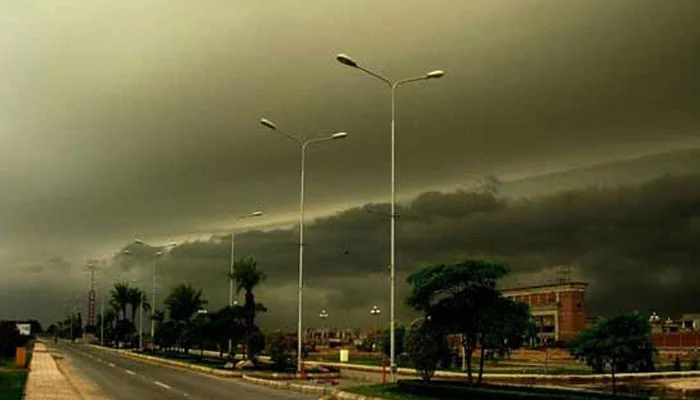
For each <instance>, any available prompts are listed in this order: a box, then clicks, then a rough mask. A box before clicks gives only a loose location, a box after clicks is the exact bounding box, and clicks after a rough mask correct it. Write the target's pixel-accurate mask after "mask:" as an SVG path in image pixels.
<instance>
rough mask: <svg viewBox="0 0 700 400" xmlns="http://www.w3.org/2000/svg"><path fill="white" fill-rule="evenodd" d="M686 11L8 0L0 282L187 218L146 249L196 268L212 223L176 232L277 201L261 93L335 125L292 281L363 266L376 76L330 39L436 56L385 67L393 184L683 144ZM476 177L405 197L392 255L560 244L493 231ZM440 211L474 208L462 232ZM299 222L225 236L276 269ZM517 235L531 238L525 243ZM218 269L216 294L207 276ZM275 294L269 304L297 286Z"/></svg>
mask: <svg viewBox="0 0 700 400" xmlns="http://www.w3.org/2000/svg"><path fill="white" fill-rule="evenodd" d="M369 8H371V10H372V12H367V10H368V9H369ZM698 14H700V3H698V2H697V1H693V0H676V1H674V2H673V4H672V5H670V4H669V3H666V2H659V1H653V0H650V1H615V2H609V1H604V0H593V1H586V2H561V1H556V0H545V1H537V2H512V1H504V0H496V1H463V0H439V1H435V2H421V1H417V0H415V1H414V0H410V1H408V0H392V1H384V2H375V1H353V2H328V1H324V0H309V1H306V2H304V4H303V6H300V5H298V4H294V3H292V2H288V1H283V0H277V1H269V2H257V3H251V2H242V1H229V2H197V3H192V2H179V3H178V2H171V1H163V0H156V1H152V2H150V3H149V4H148V5H147V6H144V5H143V4H142V3H141V2H110V1H87V0H78V1H73V2H71V3H70V5H63V6H57V5H55V4H53V3H51V2H43V3H31V4H30V3H28V2H4V3H3V4H2V6H0V46H1V47H2V49H3V51H2V52H0V77H1V78H2V81H3V85H2V86H1V87H0V121H1V122H0V189H1V190H0V193H1V194H0V265H1V266H2V267H1V268H2V269H3V270H2V272H3V274H4V276H7V277H11V279H9V278H8V279H7V280H5V281H4V282H3V285H7V286H10V285H12V286H15V287H20V286H22V284H25V283H27V282H28V281H30V280H32V279H34V278H35V276H36V275H41V274H36V273H31V272H30V271H26V270H25V269H24V268H23V267H24V266H27V265H42V266H44V271H46V270H50V269H51V268H49V267H48V265H49V264H48V263H46V262H45V260H47V259H49V258H51V257H62V258H63V259H64V261H65V262H66V263H68V264H69V265H68V266H60V265H62V264H60V263H59V267H58V270H63V271H64V274H63V275H61V276H58V275H54V274H52V275H51V276H52V279H54V281H52V282H53V283H52V284H53V285H55V286H58V285H61V288H62V289H65V290H66V291H70V290H78V287H79V288H80V290H82V289H83V288H84V287H85V286H84V284H86V282H85V276H86V275H85V269H84V265H85V264H86V259H88V258H108V257H110V256H111V255H112V254H113V253H114V252H115V249H117V248H118V247H119V246H120V245H122V244H123V243H127V242H129V241H131V240H133V238H134V237H141V238H144V239H152V240H153V242H154V243H155V242H158V243H166V242H168V241H170V240H173V239H177V240H178V241H180V242H182V241H183V240H187V239H189V242H188V243H187V245H184V246H181V247H179V248H178V249H176V250H175V251H174V252H173V254H171V255H170V256H167V257H164V258H163V259H162V260H161V262H162V263H163V273H164V276H165V278H164V279H171V278H172V276H171V275H169V274H168V270H167V267H168V263H180V264H177V265H175V264H173V265H174V266H173V267H172V268H173V269H175V270H177V271H180V272H181V273H183V274H188V275H187V278H188V279H190V278H191V279H192V280H193V281H197V282H198V281H202V282H208V281H207V280H212V279H223V278H222V272H221V270H223V271H224V272H225V271H226V268H227V260H226V257H225V253H226V249H227V245H226V243H225V240H224V239H223V236H222V239H220V240H219V239H216V238H214V239H212V240H209V241H204V244H196V243H195V244H193V243H191V242H192V238H194V237H197V238H202V237H206V236H208V235H209V234H210V233H217V234H221V233H222V232H225V231H226V230H227V229H228V228H230V221H231V217H232V215H238V214H243V213H247V212H251V211H252V210H256V209H263V210H265V212H266V215H268V217H266V218H269V220H268V221H272V222H265V223H266V224H267V223H270V224H273V223H278V224H282V223H285V224H290V223H293V222H294V220H295V215H294V214H295V212H296V207H297V200H298V161H299V160H298V157H299V154H298V149H297V148H296V147H295V146H294V144H293V143H290V142H288V141H286V140H284V138H283V137H278V135H276V134H275V133H274V132H271V131H267V130H264V129H263V128H262V127H260V126H259V124H258V123H257V121H258V119H259V118H260V117H262V116H266V117H268V118H271V119H273V120H275V121H276V122H277V123H278V125H279V126H280V127H282V128H284V129H287V130H289V131H292V132H294V133H296V134H299V135H301V136H305V137H314V136H316V135H321V134H326V133H330V132H335V131H340V130H342V131H347V132H349V133H350V135H349V137H348V139H347V140H344V141H342V142H337V143H336V142H334V143H327V144H324V145H323V146H321V145H319V146H318V147H317V148H312V149H310V150H309V154H308V160H307V161H308V164H307V210H308V215H309V216H320V215H330V214H334V213H336V212H340V211H342V210H347V209H349V210H348V211H346V212H345V211H343V212H341V213H339V214H337V215H335V216H333V217H329V218H327V219H321V220H319V222H318V224H316V225H311V226H310V227H309V231H308V235H309V246H308V256H309V259H310V263H309V267H308V269H309V285H310V286H313V285H316V283H317V282H316V281H314V279H315V278H314V277H315V276H325V274H330V275H332V276H336V277H339V279H340V277H345V278H347V279H350V276H352V273H353V271H354V272H361V273H368V274H375V273H376V274H380V273H381V272H382V271H385V268H386V265H387V264H388V257H387V256H388V250H387V246H388V232H387V229H388V223H387V220H386V215H387V214H388V213H387V207H386V205H383V204H373V205H371V206H367V208H366V209H362V208H352V207H354V206H357V205H361V204H365V203H368V202H375V203H377V202H379V203H381V202H383V201H386V199H387V198H388V190H387V189H388V181H389V120H388V118H389V97H388V92H387V91H386V89H385V88H384V87H382V85H381V83H380V82H376V81H372V80H371V79H370V78H369V77H367V76H363V75H362V74H361V73H359V72H358V71H354V70H351V69H349V68H346V67H344V66H341V65H340V64H338V63H336V62H335V60H334V55H335V54H336V53H338V52H347V53H348V54H351V55H353V56H354V57H356V58H357V59H358V61H360V62H362V63H363V64H365V65H367V66H368V67H371V68H373V69H376V70H378V71H381V72H382V73H385V74H387V75H388V76H390V77H396V78H400V77H408V76H413V75H416V74H420V73H423V72H425V71H428V70H432V69H436V68H440V69H444V70H445V71H446V72H447V74H446V76H445V78H444V79H441V80H435V81H431V82H424V83H421V84H415V85H413V86H411V87H409V86H406V87H402V88H400V90H399V93H398V104H397V112H398V121H397V128H398V132H397V134H398V135H397V137H398V142H397V152H398V153H397V157H398V158H397V175H398V189H399V193H398V195H399V198H400V199H403V200H405V201H407V200H409V199H411V198H412V197H414V196H416V195H417V194H420V193H423V192H426V191H432V190H439V191H443V192H447V193H451V192H452V191H453V190H454V189H455V188H458V187H469V186H470V185H471V183H472V182H473V181H474V180H475V179H476V178H479V177H482V176H487V175H495V176H499V177H501V178H503V180H504V182H505V181H507V182H512V181H514V180H521V181H520V185H519V186H518V185H511V186H508V185H505V186H504V188H503V193H506V192H508V190H510V189H512V188H514V187H516V186H518V187H517V190H515V189H514V192H515V193H516V195H517V194H518V193H528V195H536V194H538V193H541V192H550V193H551V192H553V191H556V190H557V189H559V188H560V186H562V185H560V183H561V181H560V182H559V183H557V184H556V185H555V184H554V181H553V180H548V181H547V183H544V184H543V183H542V181H539V182H533V181H529V180H528V179H526V178H528V177H532V176H537V175H541V174H546V173H550V172H556V171H562V170H569V169H574V168H581V167H583V166H587V165H591V164H596V163H599V162H604V161H615V160H619V159H622V158H627V157H634V156H639V155H642V154H649V153H655V152H662V151H677V150H679V149H684V148H689V147H693V146H695V147H697V146H698V145H700V139H698V137H697V131H698V129H699V128H700V120H699V118H700V114H699V113H697V98H696V97H697V93H698V92H699V91H700V79H699V77H698V74H697V73H696V71H697V70H698V69H700V53H699V52H698V51H697V46H698V38H699V37H700V25H698V24H697V21H696V19H697V18H696V15H698ZM645 168H648V167H645V166H637V167H635V168H634V170H633V171H632V172H631V174H632V175H633V174H634V173H638V172H639V171H640V170H645ZM660 170H663V169H660ZM655 172H658V171H655ZM640 175H643V174H640ZM646 175H649V174H648V173H647V174H646ZM625 179H626V178H625ZM625 179H623V181H624V180H625ZM564 181H565V180H564ZM566 183H567V184H568V182H566ZM530 184H532V186H528V185H530ZM507 186H508V187H507ZM564 186H565V185H564ZM509 188H510V189H509ZM507 194H509V195H510V194H512V193H511V192H508V193H507ZM463 196H466V197H467V198H469V200H468V201H467V200H465V204H467V203H468V207H466V208H462V205H463V204H461V203H460V202H459V201H458V200H456V199H461V198H462V197H463ZM469 196H472V197H469ZM479 196H480V195H473V194H461V193H452V194H449V195H441V194H436V193H429V194H426V195H425V196H424V198H422V199H418V200H416V201H415V202H414V204H412V205H410V206H407V207H408V208H402V209H401V210H400V211H401V217H400V227H399V229H400V231H399V235H400V236H401V237H402V238H403V239H402V240H403V242H404V243H410V246H409V247H404V248H401V249H399V250H400V254H399V257H400V260H401V265H407V264H410V263H413V262H414V261H415V262H424V261H427V260H428V261H429V260H430V259H431V257H433V256H436V257H437V256H442V255H443V254H448V255H450V254H452V252H453V249H454V248H456V247H457V246H461V245H463V243H462V242H461V239H456V238H455V237H453V236H452V235H453V234H454V235H462V234H464V235H466V236H465V237H467V238H469V241H470V243H473V244H474V246H471V247H470V246H467V248H470V249H471V250H469V253H468V254H473V253H474V254H476V253H479V252H484V251H487V250H488V251H490V252H497V251H500V252H503V255H504V256H511V255H512V254H515V253H517V252H518V251H520V250H523V249H524V250H523V251H525V252H526V253H528V255H527V259H528V260H529V261H528V262H527V264H528V265H530V264H532V265H538V264H541V263H540V262H539V261H541V260H542V259H543V257H550V258H552V257H555V256H556V258H561V259H562V262H568V258H570V256H571V255H570V253H571V252H577V251H579V250H580V247H581V243H580V242H576V243H573V244H572V243H561V240H560V238H558V237H556V235H555V237H553V238H552V241H553V242H554V243H556V245H555V244H551V245H547V244H546V240H547V238H545V237H540V236H536V235H535V236H533V237H532V238H525V239H526V241H527V243H526V244H520V245H518V246H520V247H522V249H519V248H514V249H510V248H508V247H506V248H504V249H502V250H501V249H500V247H499V246H500V244H499V243H497V242H496V241H495V240H494V239H492V238H491V236H492V235H495V234H496V233H495V232H497V231H496V230H495V229H496V228H495V227H503V226H510V225H509V224H510V223H517V222H513V221H517V218H519V217H518V216H517V215H515V214H512V213H515V211H513V210H511V207H513V206H512V205H511V204H510V203H509V204H507V205H504V204H501V203H495V204H491V203H489V202H488V201H487V200H488V199H486V198H484V197H479ZM436 202H441V203H440V204H437V203H436ZM522 212H525V211H522ZM532 212H533V213H534V211H532ZM526 214H527V215H526V216H529V215H531V213H530V212H528V213H526ZM431 215H432V216H431ZM436 216H437V217H436ZM495 216H500V217H498V218H495ZM542 216H543V218H544V216H546V213H545V212H542ZM452 218H457V219H459V220H465V219H469V221H470V223H472V224H475V225H477V226H482V225H480V224H481V223H483V224H486V222H488V223H489V224H491V225H493V226H494V227H490V226H491V225H489V227H487V226H483V227H482V229H483V231H484V233H485V234H487V235H486V236H485V237H479V236H478V235H477V232H475V231H473V228H469V229H467V228H464V227H461V226H459V225H458V226H455V225H454V224H453V223H451V222H450V221H449V220H450V219H452ZM489 218H495V220H494V221H491V220H489ZM499 218H500V219H499ZM508 218H510V219H508ZM523 218H525V217H523ZM528 218H529V217H528ZM532 218H534V217H532ZM538 218H539V217H538ZM501 219H504V220H501ZM482 220H483V221H484V222H480V221H482ZM261 223H262V222H261ZM533 224H535V226H529V225H528V229H530V230H533V231H534V233H538V232H539V231H537V229H539V228H537V226H539V225H537V223H534V222H533ZM562 224H563V225H565V224H564V223H562ZM339 226H342V227H345V228H344V229H346V231H343V232H339V231H338V230H337V228H338V227H339ZM414 227H418V228H419V229H421V232H415V233H412V232H410V230H412V229H414ZM542 229H544V228H542ZM491 232H494V233H491ZM428 233H430V234H432V235H438V236H442V237H443V238H445V239H444V240H443V241H440V242H435V241H431V240H427V239H426V238H424V237H423V236H421V235H424V234H428ZM534 233H533V235H534ZM490 235H491V236H490ZM553 235H554V234H553ZM538 240H539V241H541V242H537V241H538ZM577 240H581V239H577ZM217 241H218V242H221V243H219V244H217V245H215V246H214V245H213V243H218V242H217ZM295 241H296V235H295V233H294V232H293V231H290V230H278V231H274V232H267V231H266V232H262V231H260V232H251V233H249V234H245V235H241V238H240V251H241V254H246V253H249V254H256V255H259V256H260V257H264V258H261V264H262V265H265V266H270V268H274V269H275V271H276V272H275V274H270V281H269V282H268V284H269V285H271V286H272V287H285V288H286V287H287V286H286V285H289V284H290V282H291V281H292V280H293V278H294V276H295V274H296V272H295V269H296V265H295V261H294V260H295V253H296V247H295V244H294V243H295ZM531 242H532V243H531ZM281 243H284V245H282V244H281ZM321 243H322V244H321ZM210 245H211V246H213V247H214V248H213V249H212V250H211V251H212V254H210V255H208V253H207V252H208V251H210V250H209V249H208V247H207V246H210ZM273 245H274V246H273ZM154 246H156V245H155V244H154ZM275 246H276V247H275ZM404 246H406V245H404ZM532 246H535V247H541V248H540V249H539V250H538V251H541V252H543V253H547V254H545V255H539V253H538V254H529V253H531V252H530V251H529V250H528V249H530V248H531V247H532ZM271 247H274V248H275V249H276V250H275V251H270V250H269V249H270V248H271ZM516 247H517V246H516ZM412 249H422V250H421V251H420V252H418V250H415V251H414V250H412ZM146 250H147V249H146ZM180 251H181V252H184V253H180V254H178V252H180ZM669 251H671V250H669ZM412 252H415V253H416V254H413V253H412ZM205 253H207V254H205ZM519 257H521V258H520V259H521V260H523V259H525V256H522V255H520V256H519ZM581 257H583V258H584V259H588V258H592V259H597V257H599V256H593V255H587V256H585V257H584V256H581ZM600 257H603V256H600ZM603 258H605V257H603ZM149 262H150V261H149V260H146V259H138V260H137V259H130V260H126V259H124V258H123V257H121V258H119V259H118V260H115V261H114V263H113V265H109V266H108V267H107V266H105V268H108V270H109V271H112V270H114V272H113V273H114V274H115V276H117V275H118V276H121V277H125V276H127V275H128V276H131V275H132V274H146V273H147V272H148V271H149V270H150V268H151V264H149ZM611 268H612V267H611ZM186 271H190V272H186ZM669 271H670V270H669ZM25 273H26V274H25ZM23 274H25V275H23ZM667 276H675V275H674V273H671V272H669V273H668V274H667ZM172 279H173V280H174V278H172ZM164 282H165V281H164ZM664 282H666V284H667V285H671V284H672V282H673V280H672V279H670V278H668V279H667V280H666V281H664ZM47 284H48V283H47ZM358 284H359V283H358ZM341 286H342V285H341ZM3 287H4V286H3ZM3 287H0V289H2V288H3ZM222 287H223V288H222V290H221V293H218V292H216V293H212V294H211V295H212V297H214V298H218V299H225V298H226V293H225V284H224V285H222ZM291 287H292V291H293V285H292V286H291ZM339 290H341V289H339ZM280 296H282V297H280V298H281V299H282V298H283V299H284V300H280V301H279V302H280V304H281V305H284V304H285V301H286V302H293V301H294V295H293V293H291V294H290V295H289V296H287V295H286V294H280ZM324 296H325V297H324ZM329 296H332V295H331V294H330V293H326V294H323V296H321V297H319V300H318V301H319V302H320V301H321V300H322V298H326V297H329ZM333 296H335V295H333ZM385 297H386V296H385ZM270 301H272V300H270ZM290 312H291V313H292V314H293V312H294V311H293V310H291V311H290ZM2 313H3V309H0V314H2ZM358 313H359V311H358ZM357 315H358V318H359V315H360V314H357Z"/></svg>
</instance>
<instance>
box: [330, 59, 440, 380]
mask: <svg viewBox="0 0 700 400" xmlns="http://www.w3.org/2000/svg"><path fill="white" fill-rule="evenodd" d="M336 60H338V62H340V63H341V64H343V65H346V66H348V67H352V68H355V69H358V70H360V71H362V72H364V73H366V74H368V75H370V76H372V77H374V78H376V79H379V80H380V81H382V82H384V83H385V84H386V85H387V86H388V87H389V89H390V91H391V245H390V250H389V251H390V253H389V269H390V271H391V306H390V310H389V313H390V317H391V327H390V331H391V334H390V343H391V352H390V358H391V361H390V363H391V364H390V365H391V367H390V371H391V381H392V382H393V381H394V380H395V377H396V342H395V336H396V332H395V326H394V325H395V316H396V315H395V314H396V304H395V298H396V88H398V87H399V86H401V85H403V84H406V83H411V82H419V81H424V80H428V79H436V78H441V77H442V76H443V75H445V73H444V72H443V71H441V70H435V71H431V72H428V73H426V74H424V75H422V76H417V77H414V78H406V79H399V80H394V81H392V80H390V79H388V78H385V77H384V76H383V75H381V74H378V73H376V72H374V71H371V70H369V69H367V68H365V67H363V66H361V65H359V64H358V63H357V61H355V60H354V59H352V58H351V57H350V56H348V55H347V54H338V55H337V56H336Z"/></svg>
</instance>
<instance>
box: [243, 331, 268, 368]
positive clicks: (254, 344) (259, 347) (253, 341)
mask: <svg viewBox="0 0 700 400" xmlns="http://www.w3.org/2000/svg"><path fill="white" fill-rule="evenodd" d="M263 349H265V335H263V333H262V332H260V329H259V328H258V327H257V326H256V327H255V330H254V331H253V332H251V334H250V335H249V336H248V337H247V338H246V352H247V354H246V355H247V356H248V359H250V360H253V362H255V360H256V358H257V357H258V355H259V354H260V352H262V351H263Z"/></svg>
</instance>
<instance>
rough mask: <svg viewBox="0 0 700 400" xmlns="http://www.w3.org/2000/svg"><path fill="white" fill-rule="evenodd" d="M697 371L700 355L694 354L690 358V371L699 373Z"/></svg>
mask: <svg viewBox="0 0 700 400" xmlns="http://www.w3.org/2000/svg"><path fill="white" fill-rule="evenodd" d="M697 369H698V353H697V352H693V355H692V356H691V357H690V370H691V371H697Z"/></svg>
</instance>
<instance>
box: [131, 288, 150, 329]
mask: <svg viewBox="0 0 700 400" xmlns="http://www.w3.org/2000/svg"><path fill="white" fill-rule="evenodd" d="M127 296H128V299H129V305H131V321H133V322H134V325H135V324H136V310H138V308H139V306H140V305H141V303H143V309H144V311H146V310H149V309H150V308H151V305H150V304H148V302H147V298H146V294H145V293H144V292H143V291H142V290H141V289H139V288H137V287H129V288H128V290H127Z"/></svg>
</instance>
